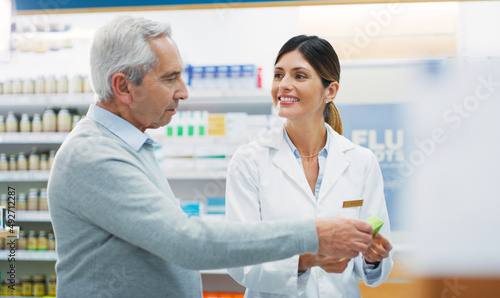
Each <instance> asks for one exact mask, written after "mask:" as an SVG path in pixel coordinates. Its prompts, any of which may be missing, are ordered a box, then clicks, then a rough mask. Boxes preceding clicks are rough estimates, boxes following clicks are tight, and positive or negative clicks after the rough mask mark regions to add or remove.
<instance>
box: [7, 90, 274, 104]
mask: <svg viewBox="0 0 500 298" xmlns="http://www.w3.org/2000/svg"><path fill="white" fill-rule="evenodd" d="M249 101H250V102H252V103H264V104H271V103H272V99H271V93H270V91H269V90H264V89H248V90H190V91H189V98H188V99H187V100H183V101H181V106H185V105H196V106H198V104H203V103H206V102H210V103H211V104H245V103H248V102H249ZM93 102H94V94H93V93H73V94H70V93H68V94H2V95H0V106H17V107H26V106H33V105H40V106H74V105H77V106H80V105H83V106H88V105H90V104H91V103H93Z"/></svg>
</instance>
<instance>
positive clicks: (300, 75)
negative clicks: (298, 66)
mask: <svg viewBox="0 0 500 298" xmlns="http://www.w3.org/2000/svg"><path fill="white" fill-rule="evenodd" d="M296 77H297V79H307V77H306V76H305V75H303V74H297V75H296Z"/></svg>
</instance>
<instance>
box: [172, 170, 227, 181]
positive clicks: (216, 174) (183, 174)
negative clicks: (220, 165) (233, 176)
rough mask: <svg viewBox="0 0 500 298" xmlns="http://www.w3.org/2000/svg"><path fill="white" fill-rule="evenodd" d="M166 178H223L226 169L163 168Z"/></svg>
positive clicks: (224, 177)
mask: <svg viewBox="0 0 500 298" xmlns="http://www.w3.org/2000/svg"><path fill="white" fill-rule="evenodd" d="M163 173H164V174H165V177H167V180H225V179H226V175H227V171H226V170H216V171H210V170H207V171H201V170H199V171H197V170H184V171H183V170H180V171H179V170H173V169H172V170H164V171H163Z"/></svg>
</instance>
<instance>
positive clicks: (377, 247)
mask: <svg viewBox="0 0 500 298" xmlns="http://www.w3.org/2000/svg"><path fill="white" fill-rule="evenodd" d="M391 250H392V244H391V243H390V242H389V240H387V238H385V237H384V236H382V235H381V234H380V233H376V234H375V236H374V237H373V242H372V245H370V247H369V248H368V251H367V252H365V253H364V254H363V256H364V257H365V261H366V263H367V264H374V265H376V266H378V264H379V263H380V262H381V261H382V260H383V259H385V258H387V257H389V252H390V251H391Z"/></svg>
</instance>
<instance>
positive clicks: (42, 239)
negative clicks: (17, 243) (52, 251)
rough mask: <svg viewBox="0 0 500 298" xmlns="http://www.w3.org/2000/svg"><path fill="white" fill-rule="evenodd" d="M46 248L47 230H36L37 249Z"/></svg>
mask: <svg viewBox="0 0 500 298" xmlns="http://www.w3.org/2000/svg"><path fill="white" fill-rule="evenodd" d="M47 249H48V239H47V232H45V231H40V232H38V241H37V250H47Z"/></svg>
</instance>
